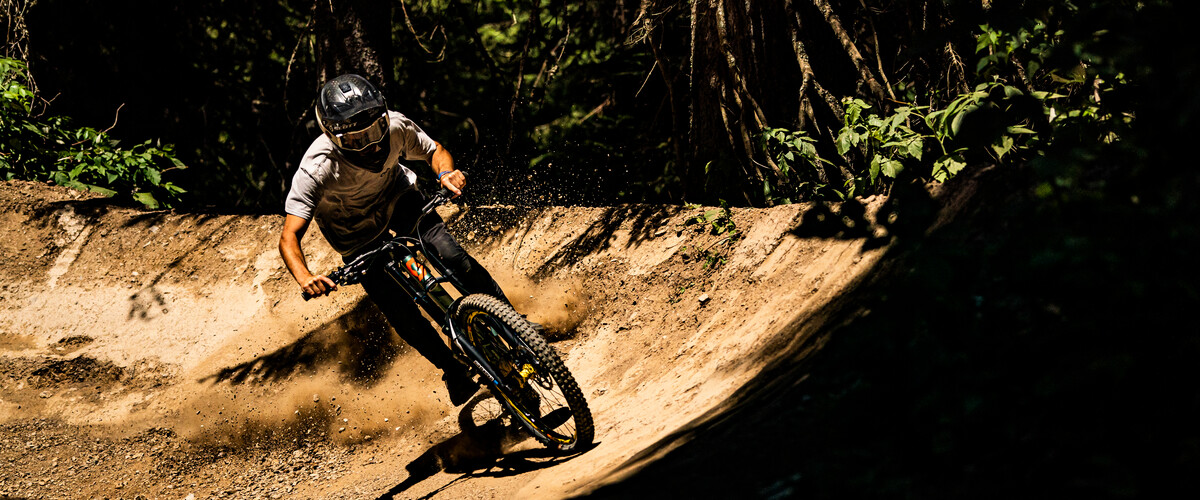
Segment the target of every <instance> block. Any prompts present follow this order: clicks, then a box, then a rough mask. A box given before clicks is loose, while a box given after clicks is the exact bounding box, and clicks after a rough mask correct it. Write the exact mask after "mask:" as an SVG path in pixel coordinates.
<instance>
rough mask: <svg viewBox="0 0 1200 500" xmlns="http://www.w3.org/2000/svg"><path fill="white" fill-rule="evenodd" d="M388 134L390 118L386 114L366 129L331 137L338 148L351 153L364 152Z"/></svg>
mask: <svg viewBox="0 0 1200 500" xmlns="http://www.w3.org/2000/svg"><path fill="white" fill-rule="evenodd" d="M387 133H388V117H387V114H386V113H384V114H383V116H380V117H379V119H378V120H375V121H374V122H371V124H370V125H367V127H366V128H363V129H359V130H351V131H349V132H343V133H340V134H339V133H332V134H329V135H330V137H331V138H332V139H333V143H334V144H336V145H337V147H338V148H341V149H347V150H350V151H362V150H364V149H366V148H367V147H368V146H370V145H372V144H375V143H377V142H379V141H381V140H383V138H384V137H386V136H387Z"/></svg>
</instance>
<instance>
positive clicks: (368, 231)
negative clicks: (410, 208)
mask: <svg viewBox="0 0 1200 500" xmlns="http://www.w3.org/2000/svg"><path fill="white" fill-rule="evenodd" d="M388 121H389V122H390V127H389V131H388V140H389V141H391V153H389V154H388V158H387V161H386V162H384V167H383V170H381V171H379V172H378V173H375V172H371V171H368V170H364V169H362V168H358V167H356V166H354V165H352V164H350V163H349V162H347V161H346V159H345V158H343V157H342V155H341V154H340V153H339V152H338V150H337V148H335V147H334V145H333V141H331V140H329V137H326V136H325V134H321V135H320V136H319V137H317V138H316V140H314V141H313V143H312V145H311V146H309V147H308V151H306V152H305V153H304V158H303V159H301V160H300V167H299V168H298V169H297V170H296V175H295V177H293V178H292V189H291V191H290V192H288V197H287V201H286V202H285V203H284V211H285V212H287V213H288V214H290V215H295V216H297V217H300V218H302V219H304V220H310V221H311V220H315V221H316V222H317V227H320V228H321V234H323V235H324V236H325V239H326V240H328V241H329V245H330V246H332V247H333V249H334V250H337V251H338V253H341V254H342V255H350V254H352V253H354V252H355V251H357V250H359V249H360V248H361V247H362V246H363V245H366V244H367V243H370V242H371V241H372V240H374V239H375V238H377V237H378V236H379V235H381V234H383V232H384V231H386V230H387V226H388V222H390V221H391V219H392V211H393V210H394V209H395V204H396V200H398V199H400V195H402V194H404V193H405V192H406V191H408V190H410V189H413V185H414V184H416V182H417V174H415V173H413V171H412V170H409V169H408V167H405V166H404V165H401V164H400V159H401V158H403V159H405V160H424V161H426V162H428V161H430V159H431V158H432V157H433V153H434V151H436V150H437V143H436V142H434V141H433V139H430V138H429V136H428V135H426V134H425V132H424V131H422V130H421V127H419V126H417V124H416V123H414V122H413V121H412V120H409V119H408V118H407V117H405V116H404V115H402V114H400V113H397V112H395V111H389V112H388Z"/></svg>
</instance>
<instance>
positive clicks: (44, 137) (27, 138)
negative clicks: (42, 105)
mask: <svg viewBox="0 0 1200 500" xmlns="http://www.w3.org/2000/svg"><path fill="white" fill-rule="evenodd" d="M24 74H25V65H24V64H23V63H21V62H20V61H16V60H13V59H4V58H0V82H2V86H3V89H4V91H3V94H2V95H0V136H2V137H3V139H0V176H2V177H3V178H4V179H5V180H12V179H22V180H35V181H49V182H53V183H55V184H58V185H61V186H66V187H70V188H75V189H85V190H90V191H93V192H97V193H100V194H103V195H105V196H116V197H121V198H126V199H131V200H133V201H136V202H138V203H141V204H142V205H144V206H146V207H148V208H160V207H163V206H171V205H172V204H174V203H176V202H178V201H179V195H180V194H182V193H183V192H184V190H183V189H182V188H180V187H179V186H177V185H175V184H174V183H173V182H171V181H167V180H164V179H163V173H164V172H167V171H170V170H175V169H183V168H185V167H184V165H183V163H181V162H180V161H179V160H178V159H176V158H175V155H174V148H173V147H172V146H170V145H160V144H156V143H153V142H152V141H145V142H143V143H141V144H138V145H135V146H133V147H129V148H121V147H119V144H118V141H116V140H114V139H112V138H110V137H109V136H108V135H107V134H106V133H105V132H104V131H97V130H95V129H93V128H89V127H74V126H73V125H72V124H71V121H70V120H69V119H68V118H66V117H61V116H51V117H38V116H32V115H31V114H30V111H31V109H32V107H33V102H34V94H33V92H32V91H30V90H29V88H28V86H26V85H25V83H24V76H23V75H24Z"/></svg>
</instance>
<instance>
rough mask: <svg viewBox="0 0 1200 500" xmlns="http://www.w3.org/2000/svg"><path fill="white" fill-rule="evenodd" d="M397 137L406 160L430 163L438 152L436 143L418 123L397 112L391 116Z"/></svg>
mask: <svg viewBox="0 0 1200 500" xmlns="http://www.w3.org/2000/svg"><path fill="white" fill-rule="evenodd" d="M389 118H391V121H392V127H394V128H395V135H396V136H397V137H398V138H399V142H400V148H401V149H400V151H401V154H402V155H403V156H404V159H405V160H423V161H430V160H431V159H432V158H433V153H434V152H435V151H437V142H435V141H434V140H433V139H432V138H431V137H429V135H428V134H426V133H425V131H424V130H421V127H420V126H419V125H417V123H416V122H414V121H412V120H409V119H408V117H407V116H404V115H403V114H400V113H397V112H395V111H393V112H392V114H391V115H389Z"/></svg>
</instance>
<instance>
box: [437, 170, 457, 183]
mask: <svg viewBox="0 0 1200 500" xmlns="http://www.w3.org/2000/svg"><path fill="white" fill-rule="evenodd" d="M450 172H453V170H446V171H445V172H438V176H437V180H439V181H440V180H442V177H443V176H445V175H446V174H448V173H450Z"/></svg>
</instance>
